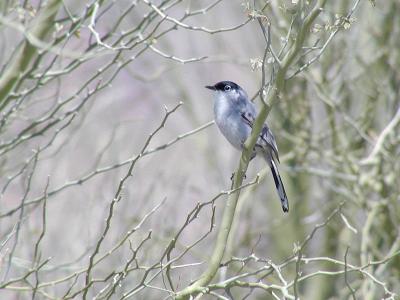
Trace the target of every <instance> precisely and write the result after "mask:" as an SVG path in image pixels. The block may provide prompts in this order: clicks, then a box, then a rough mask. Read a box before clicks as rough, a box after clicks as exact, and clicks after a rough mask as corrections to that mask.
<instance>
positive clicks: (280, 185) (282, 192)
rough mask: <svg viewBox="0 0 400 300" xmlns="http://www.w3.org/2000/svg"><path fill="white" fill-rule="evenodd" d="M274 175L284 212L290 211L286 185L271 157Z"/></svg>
mask: <svg viewBox="0 0 400 300" xmlns="http://www.w3.org/2000/svg"><path fill="white" fill-rule="evenodd" d="M270 167H271V172H272V176H273V177H274V181H275V186H276V191H277V192H278V195H279V198H280V199H281V205H282V209H283V211H284V212H288V211H289V201H288V198H287V196H286V192H285V187H284V186H283V182H282V179H281V176H280V175H279V171H278V168H277V166H276V164H275V162H274V160H273V159H271V163H270Z"/></svg>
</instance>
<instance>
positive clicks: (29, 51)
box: [0, 0, 62, 110]
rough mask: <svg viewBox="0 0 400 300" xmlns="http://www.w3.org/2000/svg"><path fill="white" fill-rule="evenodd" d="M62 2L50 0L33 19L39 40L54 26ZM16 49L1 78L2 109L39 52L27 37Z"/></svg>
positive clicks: (34, 34) (33, 31)
mask: <svg viewBox="0 0 400 300" xmlns="http://www.w3.org/2000/svg"><path fill="white" fill-rule="evenodd" d="M61 3H62V1H61V0H50V1H49V2H48V4H47V5H46V6H45V7H43V9H42V10H41V11H40V13H39V15H38V17H37V18H36V19H35V20H34V21H33V22H34V24H32V32H31V34H32V36H34V37H36V38H37V39H39V40H42V39H44V38H45V37H46V35H47V34H48V33H49V32H50V31H51V29H52V28H53V27H54V24H55V23H54V18H55V16H56V14H57V11H58V7H59V6H60V4H61ZM16 51H17V54H16V55H15V56H14V58H13V60H12V61H11V62H10V64H9V66H8V68H6V69H5V71H4V74H3V75H2V76H1V78H0V110H1V109H3V108H4V107H5V105H7V101H5V99H6V97H7V95H8V94H9V93H10V92H11V91H12V90H13V88H14V86H15V84H16V83H17V82H18V80H19V78H20V76H21V75H22V74H23V73H24V72H25V71H26V70H27V69H28V67H29V64H30V62H31V61H32V59H33V58H34V56H35V55H36V53H37V48H36V47H35V46H34V45H33V44H31V43H30V42H29V41H28V40H27V39H26V40H25V41H24V42H23V43H22V45H21V46H20V47H19V49H17V50H16Z"/></svg>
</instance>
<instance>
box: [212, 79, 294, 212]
mask: <svg viewBox="0 0 400 300" xmlns="http://www.w3.org/2000/svg"><path fill="white" fill-rule="evenodd" d="M206 88H208V89H210V90H213V91H214V118H215V122H216V123H217V125H218V127H219V130H220V131H221V132H222V134H223V135H224V136H225V137H226V139H227V140H228V141H229V142H230V143H231V144H232V145H233V146H234V147H235V148H236V149H239V150H242V149H243V144H244V143H245V142H246V140H247V138H248V137H249V136H250V134H251V130H252V127H253V122H254V120H255V119H256V117H257V111H256V108H255V106H254V104H253V102H251V101H249V98H248V96H247V94H246V92H245V91H244V90H243V89H242V88H241V87H240V86H239V85H237V84H236V83H234V82H232V81H221V82H218V83H216V84H215V85H212V86H209V85H208V86H206ZM257 154H259V155H261V156H262V157H263V158H264V159H265V161H266V162H267V163H268V165H269V167H270V168H271V172H272V176H273V177H274V181H275V186H276V190H277V191H278V195H279V198H280V199H281V204H282V209H283V211H284V212H288V211H289V201H288V199H287V196H286V192H285V188H284V186H283V183H282V179H281V176H280V175H279V171H278V167H277V165H276V162H279V155H278V147H277V145H276V142H275V138H274V135H273V134H272V132H271V130H270V129H269V128H268V126H267V124H264V126H263V129H262V131H261V133H260V136H259V138H258V140H257V142H256V145H255V147H254V153H253V155H252V157H251V159H253V158H254V157H255V156H256V155H257Z"/></svg>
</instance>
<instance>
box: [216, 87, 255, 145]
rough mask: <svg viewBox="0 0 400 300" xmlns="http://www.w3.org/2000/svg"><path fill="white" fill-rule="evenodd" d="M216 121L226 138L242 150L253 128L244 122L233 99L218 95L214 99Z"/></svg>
mask: <svg viewBox="0 0 400 300" xmlns="http://www.w3.org/2000/svg"><path fill="white" fill-rule="evenodd" d="M214 118H215V122H216V124H217V126H218V128H219V130H220V131H221V133H222V134H223V135H224V136H225V138H226V139H227V140H228V141H229V142H230V143H231V144H232V146H234V147H235V148H237V149H239V150H241V149H242V145H243V143H244V142H245V141H246V139H247V138H248V136H249V135H250V133H251V128H250V127H249V126H248V125H246V124H245V123H244V122H243V119H242V117H241V113H240V110H239V109H238V107H237V106H235V105H234V103H233V102H232V100H231V99H227V97H224V96H223V95H216V97H215V99H214Z"/></svg>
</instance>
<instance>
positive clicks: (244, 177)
mask: <svg viewBox="0 0 400 300" xmlns="http://www.w3.org/2000/svg"><path fill="white" fill-rule="evenodd" d="M234 177H235V172H233V173H232V175H231V181H233V178H234ZM246 178H247V176H246V173H245V174H243V179H246Z"/></svg>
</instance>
